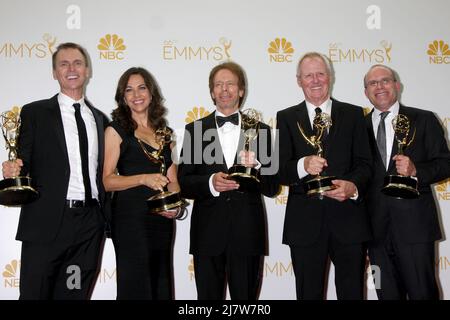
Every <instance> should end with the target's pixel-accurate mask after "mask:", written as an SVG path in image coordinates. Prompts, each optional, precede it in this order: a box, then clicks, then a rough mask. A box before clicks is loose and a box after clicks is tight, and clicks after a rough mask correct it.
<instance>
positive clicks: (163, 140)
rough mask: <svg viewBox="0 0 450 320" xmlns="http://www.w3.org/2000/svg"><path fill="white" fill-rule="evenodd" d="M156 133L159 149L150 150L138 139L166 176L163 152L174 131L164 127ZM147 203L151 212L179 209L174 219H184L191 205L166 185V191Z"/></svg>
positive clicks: (145, 151) (151, 198) (146, 153)
mask: <svg viewBox="0 0 450 320" xmlns="http://www.w3.org/2000/svg"><path fill="white" fill-rule="evenodd" d="M155 134H156V141H157V142H158V145H159V147H158V150H155V151H153V152H149V151H148V150H147V148H146V147H145V146H144V144H143V143H142V141H141V140H140V139H138V142H139V144H140V146H141V148H142V150H143V151H144V153H145V155H146V156H147V158H148V159H149V160H150V161H152V162H154V163H157V164H159V166H160V173H161V174H162V175H164V176H165V175H166V173H167V168H166V165H165V161H164V156H163V155H161V152H162V150H163V148H164V146H165V145H166V144H170V143H171V142H172V132H171V130H170V129H168V128H162V129H158V130H156V133H155ZM147 205H148V208H149V210H150V213H154V214H155V213H158V212H161V211H167V210H174V209H179V210H178V214H177V216H175V217H174V219H178V220H182V219H184V213H185V211H186V210H185V208H186V207H187V206H188V205H189V202H187V201H186V200H185V199H183V198H181V196H180V193H179V192H171V191H168V190H167V188H166V187H164V191H162V192H160V193H158V194H156V195H154V196H152V197H150V198H149V199H147Z"/></svg>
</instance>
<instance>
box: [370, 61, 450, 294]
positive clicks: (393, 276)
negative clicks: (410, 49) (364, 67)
mask: <svg viewBox="0 0 450 320" xmlns="http://www.w3.org/2000/svg"><path fill="white" fill-rule="evenodd" d="M364 87H365V93H366V96H367V98H368V99H369V100H370V102H371V103H372V104H373V106H374V107H375V108H374V109H373V110H372V112H371V113H370V114H368V115H367V117H366V122H367V128H368V133H369V137H370V139H369V140H370V147H371V149H372V154H373V156H374V175H373V178H372V180H371V183H370V188H369V192H368V193H367V204H368V208H369V214H370V219H371V223H372V229H373V236H374V237H373V241H371V242H370V245H369V257H370V262H371V264H373V265H377V266H378V267H379V269H380V272H381V278H380V279H381V281H380V283H379V284H378V285H379V286H377V295H378V298H379V299H383V300H392V299H395V300H398V299H406V298H407V297H408V298H409V299H438V298H439V291H438V287H437V283H436V277H435V246H434V244H435V241H436V240H439V239H441V230H440V226H439V220H438V215H437V210H436V205H435V202H434V198H433V194H432V191H431V185H432V184H433V183H436V182H438V181H440V180H443V179H446V178H448V177H450V152H449V150H448V146H447V142H446V140H445V136H444V130H443V129H442V126H441V125H440V123H439V121H438V120H437V118H436V117H435V116H434V114H433V113H432V112H430V111H425V110H420V109H416V108H411V107H405V106H404V105H402V104H400V103H399V101H398V100H399V92H400V82H399V79H398V77H397V76H396V73H395V72H394V71H393V70H392V69H391V68H389V67H387V66H384V65H374V66H372V67H371V68H370V69H369V71H368V72H367V74H366V75H365V77H364ZM398 114H402V115H405V116H407V117H408V119H409V121H410V128H411V130H416V134H415V138H414V140H413V141H412V143H411V144H410V146H408V147H407V148H406V149H405V152H404V155H397V151H398V146H397V143H396V140H395V135H394V129H393V127H392V125H391V122H392V119H393V118H394V117H395V116H396V115H398ZM383 122H384V123H383ZM382 133H384V134H382ZM381 136H383V138H382V137H381ZM411 136H412V132H411V134H410V137H411ZM377 137H378V138H377ZM382 141H383V142H382ZM382 155H383V156H382ZM390 174H399V175H402V176H412V177H416V179H417V180H418V191H419V193H420V196H419V197H418V198H417V199H396V198H393V197H389V196H387V195H384V194H383V193H382V192H381V191H380V190H381V188H382V186H383V180H384V177H385V176H386V175H390ZM376 285H377V284H376Z"/></svg>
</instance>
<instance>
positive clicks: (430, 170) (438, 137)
mask: <svg viewBox="0 0 450 320" xmlns="http://www.w3.org/2000/svg"><path fill="white" fill-rule="evenodd" d="M372 112H373V111H372ZM372 112H371V113H370V114H368V115H367V116H366V124H367V130H368V135H369V137H370V139H369V140H370V147H371V150H372V154H373V157H374V175H373V177H372V179H371V182H370V189H369V192H368V193H367V203H368V208H369V213H370V219H371V224H372V229H373V234H374V240H383V239H384V238H385V237H386V234H387V232H388V228H389V226H391V227H392V231H393V232H395V233H396V234H397V235H398V237H399V239H400V240H402V241H404V242H408V243H419V242H429V241H434V240H437V239H440V238H441V231H440V226H439V221H438V216H437V211H436V205H435V202H434V198H433V194H432V191H431V184H433V183H436V182H438V181H440V180H443V179H446V178H448V177H449V176H450V153H449V150H448V146H447V142H446V140H445V136H444V130H443V128H442V126H441V125H440V123H439V121H438V120H437V118H436V117H435V116H434V114H433V113H432V112H430V111H425V110H420V109H416V108H410V107H405V106H403V105H400V109H399V113H400V114H404V115H405V116H407V117H408V119H409V120H410V123H411V124H410V126H411V129H414V128H415V129H416V136H415V139H414V141H413V142H412V143H411V145H410V146H409V147H407V148H406V149H405V151H404V154H405V155H406V156H408V157H409V158H410V159H411V160H412V161H413V162H414V164H415V166H416V170H417V178H418V182H419V192H420V196H419V198H418V199H395V198H392V197H389V196H385V195H384V194H382V193H381V191H380V190H381V188H382V186H383V180H384V177H385V176H386V175H387V174H397V171H396V169H395V161H393V160H392V157H393V156H394V155H395V154H397V151H398V146H397V143H396V141H395V140H394V144H393V148H392V154H391V160H390V163H389V167H388V170H387V172H386V169H385V167H384V165H383V162H382V160H381V156H380V153H379V151H378V147H377V143H376V138H375V136H374V131H373V125H372Z"/></svg>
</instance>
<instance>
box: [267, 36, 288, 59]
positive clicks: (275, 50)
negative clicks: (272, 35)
mask: <svg viewBox="0 0 450 320" xmlns="http://www.w3.org/2000/svg"><path fill="white" fill-rule="evenodd" d="M267 51H268V52H269V57H270V62H292V54H293V53H294V48H293V47H292V44H291V43H290V42H289V41H287V40H286V38H281V39H280V38H276V39H275V40H273V41H270V44H269V49H267Z"/></svg>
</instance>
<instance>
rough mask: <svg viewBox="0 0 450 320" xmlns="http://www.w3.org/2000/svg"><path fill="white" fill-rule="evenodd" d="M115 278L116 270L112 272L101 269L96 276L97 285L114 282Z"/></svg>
mask: <svg viewBox="0 0 450 320" xmlns="http://www.w3.org/2000/svg"><path fill="white" fill-rule="evenodd" d="M116 278H117V274H116V268H114V269H113V270H108V269H102V270H100V273H99V274H98V278H97V283H99V284H105V283H107V282H109V281H114V282H116Z"/></svg>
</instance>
